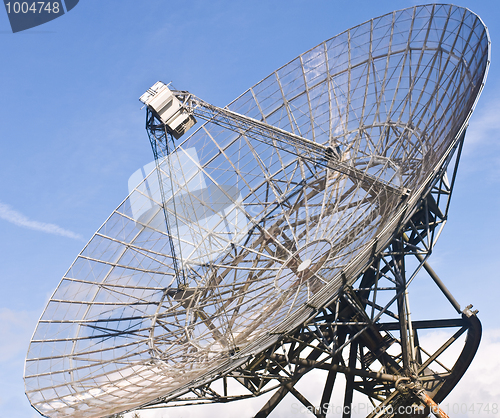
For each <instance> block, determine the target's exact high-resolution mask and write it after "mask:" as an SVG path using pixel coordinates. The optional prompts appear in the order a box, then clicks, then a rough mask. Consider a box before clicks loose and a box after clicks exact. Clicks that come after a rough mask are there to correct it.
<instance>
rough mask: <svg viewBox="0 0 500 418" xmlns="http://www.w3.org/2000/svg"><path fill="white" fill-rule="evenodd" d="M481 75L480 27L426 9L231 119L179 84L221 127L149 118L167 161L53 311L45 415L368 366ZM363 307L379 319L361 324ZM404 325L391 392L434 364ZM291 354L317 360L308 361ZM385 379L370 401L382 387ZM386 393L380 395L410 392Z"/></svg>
mask: <svg viewBox="0 0 500 418" xmlns="http://www.w3.org/2000/svg"><path fill="white" fill-rule="evenodd" d="M488 64H489V38H488V33H487V30H486V28H485V26H484V24H483V23H482V21H481V20H480V19H479V17H478V16H476V15H475V14H474V13H472V12H471V11H469V10H467V9H464V8H460V7H455V6H451V5H430V6H419V7H414V8H410V9H405V10H401V11H397V12H394V13H391V14H387V15H385V16H382V17H379V18H377V19H372V20H370V21H368V22H366V23H364V24H362V25H359V26H357V27H354V28H352V29H349V30H348V31H346V32H344V33H342V34H340V35H338V36H336V37H334V38H332V39H329V40H327V41H325V42H323V43H321V44H320V45H318V46H317V47H315V48H313V49H311V50H310V51H308V52H306V53H304V54H302V55H300V56H299V57H297V58H296V59H294V60H292V61H291V62H290V63H288V64H287V65H285V66H283V67H282V68H280V69H279V70H277V71H276V72H274V73H272V74H271V75H270V76H269V77H267V78H265V79H264V80H262V81H261V82H259V83H258V84H256V85H255V86H253V87H252V88H250V89H249V90H248V91H246V92H245V93H244V94H243V95H241V96H240V97H239V98H237V99H236V100H235V101H234V102H232V103H231V104H230V105H228V106H227V108H225V109H219V108H217V107H215V106H212V105H209V104H207V103H205V102H203V101H201V100H199V99H197V98H195V97H194V96H191V95H188V94H185V93H181V92H177V94H178V95H179V97H180V98H181V99H182V98H184V99H185V100H184V103H185V104H184V105H185V108H186V109H188V110H189V111H190V112H193V113H194V114H195V115H197V116H198V117H201V118H206V119H207V120H208V121H207V122H206V123H204V124H202V125H201V126H200V124H198V125H196V126H197V130H196V131H195V133H194V134H193V135H191V136H190V137H188V138H187V139H184V138H182V139H179V140H174V139H173V138H172V137H171V136H170V135H169V133H168V130H167V129H166V128H165V127H164V126H163V127H162V126H161V123H160V122H158V121H156V120H155V118H154V115H153V114H151V113H148V122H147V126H148V133H149V135H150V140H151V143H152V145H153V149H154V150H156V152H155V155H157V156H158V157H161V158H158V159H157V161H156V163H152V164H150V165H148V166H146V167H145V169H146V168H147V169H148V172H144V174H145V175H141V174H137V175H136V176H135V177H133V179H135V180H140V181H137V183H139V184H138V185H137V186H136V187H134V188H133V190H132V191H131V193H130V195H129V196H128V197H127V198H126V199H125V200H124V202H123V203H122V204H121V205H120V206H119V207H118V208H117V209H116V210H115V211H114V212H113V214H112V215H111V216H110V217H109V218H108V219H107V220H106V222H105V223H104V224H103V226H102V227H101V228H100V229H99V230H98V231H97V232H96V233H95V235H94V236H93V237H92V239H91V240H90V241H89V243H88V244H87V245H86V247H85V248H84V250H83V251H82V252H81V253H80V255H79V256H78V257H77V259H76V260H75V262H74V263H73V265H72V266H71V267H70V269H69V270H68V272H67V273H66V274H65V276H64V277H63V279H62V281H61V283H60V284H59V286H58V287H57V289H56V291H55V292H54V294H53V295H52V297H51V299H50V301H49V303H48V305H47V307H46V309H45V311H44V313H43V314H42V317H41V318H40V320H39V323H38V325H37V328H36V330H35V333H34V335H33V337H32V340H31V344H30V348H29V351H28V355H27V359H26V368H25V384H26V393H27V395H28V398H29V399H30V402H31V403H32V405H33V406H34V407H35V408H36V409H37V410H38V411H39V412H41V413H42V414H43V415H46V416H51V417H66V416H71V417H97V416H107V415H111V414H113V413H116V412H121V411H124V410H130V409H134V408H137V407H139V406H141V405H142V406H143V405H153V404H157V403H165V402H168V401H169V400H176V399H177V400H179V399H182V396H183V395H184V394H186V393H189V392H190V393H195V394H196V393H197V394H198V396H195V398H196V397H197V398H199V399H200V400H201V401H203V400H205V399H208V400H217V399H221V395H220V394H217V395H214V396H209V395H206V394H207V393H209V392H210V384H211V382H212V381H214V379H217V378H219V377H223V380H224V379H227V378H228V377H235V378H236V379H237V380H238V381H239V382H240V383H241V382H243V384H244V385H246V386H245V387H246V388H247V389H248V390H249V391H250V392H251V393H252V396H253V395H255V394H258V393H262V392H263V391H266V390H267V389H266V388H265V386H266V385H264V384H259V383H258V379H259V378H260V377H262V375H263V374H265V373H271V374H270V375H272V376H271V378H267V377H265V376H264V380H265V381H266V382H267V381H270V380H272V379H274V380H275V381H276V382H278V386H280V387H281V389H279V390H280V391H292V392H293V391H294V387H293V386H294V376H293V372H292V371H291V370H292V369H291V367H292V364H293V367H295V373H296V376H295V381H296V380H297V377H299V376H301V375H303V373H304V372H305V371H306V370H307V369H308V368H311V367H312V363H307V361H312V362H317V363H318V364H317V366H318V367H322V366H321V365H325V364H328V365H329V367H330V369H332V370H334V369H335V368H337V369H338V370H340V369H339V367H340V368H342V367H350V368H351V369H353V368H355V365H356V361H355V359H356V358H357V357H359V356H360V357H361V358H363V357H364V352H363V351H360V350H366V349H367V348H366V347H368V343H366V338H367V335H368V332H369V329H370V327H372V330H373V327H375V325H374V324H375V323H380V320H381V319H382V318H383V316H384V315H385V314H387V312H388V309H389V306H390V305H391V304H388V305H386V309H385V310H384V308H383V307H382V305H378V304H377V302H376V299H373V297H374V295H375V294H376V293H377V290H376V289H378V288H379V281H378V279H377V280H374V279H373V277H380V275H383V276H384V277H385V278H386V279H387V280H389V281H390V280H391V279H390V273H391V272H392V285H387V286H385V287H389V288H394V289H393V290H394V291H395V296H394V298H395V299H394V301H396V302H397V303H398V304H399V305H398V306H400V308H401V309H404V308H403V307H404V303H405V302H404V294H405V291H406V290H405V289H406V286H407V285H406V280H403V281H401V280H400V279H401V277H403V276H404V274H403V273H402V271H404V266H403V265H400V267H397V266H398V265H399V264H398V263H403V261H402V260H403V259H404V257H405V255H406V254H412V253H414V254H413V255H417V256H418V257H420V258H421V259H420V262H421V266H424V262H425V261H426V257H427V255H428V254H429V253H430V250H431V249H432V245H433V242H434V238H435V237H434V231H435V229H434V228H435V225H437V224H438V222H434V224H433V223H432V222H431V223H429V221H428V219H429V214H431V215H430V216H431V218H432V216H433V215H432V213H434V215H435V214H436V211H435V208H434V206H436V205H434V206H433V208H432V210H431V211H429V210H427V209H425V210H423V209H422V208H423V207H425V208H428V206H429V204H431V205H433V203H432V200H430V198H429V196H432V193H431V192H432V190H433V188H434V189H435V188H436V187H441V186H442V185H443V184H445V185H446V181H447V180H446V176H445V174H444V170H445V169H446V167H447V165H448V162H449V161H450V158H451V156H452V154H453V151H454V150H455V149H456V148H457V146H458V145H459V144H460V143H461V142H460V141H461V140H463V136H464V132H465V127H466V125H467V123H468V119H469V117H470V115H471V113H472V110H473V108H474V105H475V103H476V100H477V98H478V96H479V94H480V92H481V89H482V87H483V84H484V80H485V77H486V73H487V68H488ZM188 99H189V100H188ZM195 99H197V100H195ZM137 183H136V184H137ZM134 186H135V184H134ZM432 211H434V212H432ZM422 213H423V214H424V218H425V219H426V221H425V222H423V223H422V222H421V221H422V219H421V218H418V214H422ZM440 213H441V214H442V213H447V208H446V210H445V211H444V212H442V211H440ZM442 220H444V218H443V219H442ZM419 222H420V223H419ZM422 225H423V226H422ZM422 228H424V229H423V230H422ZM425 228H427V229H425ZM431 230H432V232H431ZM405 231H407V234H406V235H403V232H405ZM425 231H427V232H425ZM426 240H427V241H426ZM387 248H390V249H391V250H390V251H389V252H387V251H388V250H386V249H387ZM398 253H399V256H398V255H397V254H398ZM388 257H389V258H390V259H389V258H388ZM384 260H385V261H384ZM377 263H378V264H377ZM384 263H386V264H384ZM380 265H382V267H380ZM374 266H379V267H376V268H375V267H374ZM384 266H385V269H384ZM373 272H378V273H377V274H375V276H374V274H373ZM360 277H361V279H360V280H361V283H362V285H359V286H357V287H356V286H354V283H355V282H356V281H357V280H358V278H360ZM364 277H370V278H366V279H363V278H364ZM363 280H364V281H363ZM380 291H382V290H380ZM402 295H403V296H402ZM394 301H393V302H394ZM391 303H392V302H391ZM367 306H372V307H375V308H376V310H378V314H373V313H372V314H370V315H371V316H370V315H368V314H365V315H364V316H363V315H362V314H361V312H364V311H365V309H366V307H367ZM355 310H357V311H358V313H359V315H361V316H359V315H358V317H356V319H353V318H354V313H353V312H354V311H355ZM373 312H375V311H373ZM396 316H397V315H396ZM326 317H328V318H329V319H328V321H330V322H329V324H328V323H327V322H324V320H325V318H326ZM361 317H363V318H364V319H360V318H361ZM397 317H398V318H400V317H401V315H399V316H397ZM467 318H468V317H467ZM467 320H468V321H473V320H471V319H467ZM322 321H323V322H322ZM464 321H466V319H464ZM353 322H356V325H355V326H356V327H359V329H358V332H353V331H352V326H353V324H352V323H353ZM400 322H401V321H400ZM335 323H337V325H335ZM456 323H457V322H455V324H456ZM307 324H309V325H307ZM332 324H333V325H332ZM405 324H406V325H404V324H402V325H400V326H403V327H404V326H410V327H411V326H412V323H411V321H410V322H408V321H407V322H405ZM313 325H314V326H313ZM332 326H333V328H331V327H332ZM343 326H351V328H350V330H349V332H347V331H339V330H341V329H342V327H343ZM384 326H385V327H386V328H385V329H384V328H383V327H384ZM384 326H382V327H380V326H379V325H377V327H378V328H377V332H378V337H377V338H379V337H380V338H382V340H381V341H380V342H381V346H380V347H384V341H385V344H389V343H392V342H393V341H390V338H392V337H386V336H385V335H389V334H387V333H386V334H381V332H382V331H383V332H386V331H390V329H391V328H390V327H392V326H393V325H384ZM304 327H305V328H304ZM328 327H330V328H331V329H332V330H333V331H332V333H331V334H329V332H327V329H329V328H328ZM467 327H468V326H464V329H466V328H467ZM405 329H406V328H400V331H401V336H400V338H399V345H400V346H401V350H402V356H401V361H400V363H398V361H396V363H395V364H392V368H391V367H388V368H386V369H385V371H384V373H385V375H387V376H385V375H384V379H385V380H384V379H382V381H383V382H392V387H393V388H394V387H395V383H396V382H395V381H394V379H393V378H394V376H399V377H401V376H407V374H405V373H406V370H410V369H411V370H413V371H414V372H415V373H416V374H418V373H419V372H421V373H424V374H425V373H427V372H426V370H427V369H428V368H429V365H430V363H432V362H433V361H434V360H435V359H436V358H437V356H436V358H432V354H430V355H429V356H430V357H429V358H431V360H430V361H429V364H425V360H424V361H420V366H419V367H420V369H421V370H420V369H419V367H417V366H414V365H413V366H411V367H410V363H411V364H416V363H418V362H417V359H418V358H419V357H418V356H419V355H420V358H422V353H421V352H420V351H419V350H420V348H418V349H416V348H415V347H418V344H414V339H413V334H411V338H410V337H409V336H410V334H408V338H409V339H410V340H411V341H413V342H412V343H411V345H408V344H407V343H406V341H407V340H408V338H406V337H407V336H404V337H403V335H405V332H406V331H404V330H405ZM410 329H411V328H410ZM314 330H315V331H314ZM318 330H319V331H318ZM367 330H368V331H367ZM313 334H314V336H313ZM321 335H322V336H321ZM318 336H319V337H318ZM309 337H310V338H311V339H309V340H308V338H309ZM313 337H314V338H313ZM374 338H375V337H374ZM313 340H314V341H316V342H313ZM318 341H319V342H318ZM342 341H343V342H342ZM353 341H355V343H353ZM294 344H299V345H300V344H305V345H306V346H308V347H309V349H312V350H313V352H314V350H315V349H316V348H314V347H322V349H321V350H320V351H321V353H320V352H319V351H318V354H317V355H315V358H312V357H311V358H305V359H304V357H303V356H304V353H305V352H307V350H306V351H304V349H301V350H298V351H297V350H296V351H293V350H295V348H296V345H294ZM325 347H326V348H325ZM346 347H351V348H350V350H351V351H352V354H351V357H350V358H351V359H353V360H352V364H350V365H347V366H345V365H342V364H341V363H342V362H341V361H340V357H339V355H340V353H341V351H342V350H343V349H345V348H346ZM363 347H364V348H363ZM369 349H370V350H372V352H373V351H374V350H377V348H376V347H373V346H371V348H369ZM280 350H281V351H280ZM382 351H383V350H382ZM292 352H293V353H295V354H297V355H292ZM410 352H411V353H410ZM408 353H410V354H408ZM301 356H302V357H301ZM322 356H323V357H322ZM313 357H314V356H313ZM408 359H409V360H408ZM292 360H293V361H292ZM304 361H305V363H304ZM392 362H393V363H394V360H392ZM267 365H269V367H268V366H267ZM335 365H336V366H335ZM271 366H272V367H271ZM288 367H289V368H288ZM277 369H280V370H281V372H280V373H278V371H277ZM262 370H265V373H263V372H262ZM287 370H289V371H288V372H286V371H287ZM338 370H337V371H338ZM342 370H343V369H342ZM363 370H364V372H365V375H366V376H365V380H366V379H367V378H373V379H375V375H373V374H370V373H376V371H375V370H371V369H369V367H364V368H363ZM401 370H403V371H405V373H402V372H401ZM344 371H345V370H344ZM250 372H251V373H250ZM299 372H300V373H299ZM249 373H250V374H249ZM252 373H253V374H252ZM259 373H260V374H259ZM273 373H274V374H273ZM283 373H285V374H286V373H288V375H287V376H286V377H283ZM332 373H333V372H332ZM351 374H352V373H351ZM391 376H392V377H391ZM245 379H246V380H245ZM252 379H253V381H251V380H252ZM391 379H393V380H391ZM436 379H437V378H436ZM249 381H251V384H248V382H249ZM398 383H399V384H401V381H398ZM405 383H406V381H405ZM441 383H442V382H441ZM436 385H437V384H436ZM270 386H271V385H270ZM375 386H376V385H375ZM375 386H373V387H372V391H371V392H370V393H371V395H374V394H375V392H377V391H379V392H381V391H382V389H380V388H375ZM437 386H439V385H437ZM437 386H436V387H437ZM274 387H276V385H275V386H274ZM367 387H368V386H367ZM196 388H201V389H199V392H196ZM283 388H285V389H283ZM373 388H375V389H373ZM379 389H380V390H379ZM436 390H437V389H436ZM367 391H368V392H369V390H368V389H366V388H365V392H367ZM431 391H432V390H431ZM226 392H227V390H226ZM403 392H404V391H403V390H402V391H401V392H397V393H403ZM417 392H418V391H415V390H414V391H413V392H412V393H413V395H411V396H416V394H417ZM214 393H216V392H214ZM325 393H326V392H325ZM388 393H389V392H387V394H386V397H385V398H384V397H383V396H379V398H377V397H376V396H372V398H373V399H377V401H378V402H382V403H383V402H385V401H386V400H387V399H389V397H390V396H393V398H394V397H398V396H399V395H397V393H396V392H393V393H395V394H393V395H390V394H388ZM436 393H437V392H436ZM442 393H443V392H442ZM200 394H202V395H200ZM226 395H227V396H226ZM226 395H222V397H223V398H224V397H225V399H232V398H231V396H229V395H228V394H227V393H226ZM325 396H326V395H325ZM278 397H279V396H278ZM234 398H236V397H234ZM393 398H391V399H393ZM191 399H193V398H191ZM384 399H386V400H384ZM347 400H348V398H347ZM396 401H397V400H396ZM396 401H395V402H396ZM398 402H399V401H398ZM271 409H272V408H271ZM316 412H318V411H316ZM320 412H321V411H319V412H318V414H320Z"/></svg>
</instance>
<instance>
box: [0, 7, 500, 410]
mask: <svg viewBox="0 0 500 418" xmlns="http://www.w3.org/2000/svg"><path fill="white" fill-rule="evenodd" d="M415 4H418V3H417V2H414V1H403V0H401V1H384V0H379V1H368V0H366V1H354V0H353V1H337V0H335V1H333V0H331V1H316V2H307V1H297V0H288V1H281V0H279V1H245V2H243V1H233V2H224V1H218V0H212V1H210V2H209V1H201V0H199V1H190V2H179V1H177V2H174V1H168V0H161V1H160V0H149V1H147V2H144V1H140V0H107V1H102V0H82V1H80V3H79V4H78V6H77V7H75V8H74V9H73V10H72V11H71V12H70V13H68V14H67V15H65V16H63V17H61V18H58V19H55V20H54V21H52V22H49V23H47V24H45V25H42V26H39V27H37V28H33V29H31V30H27V31H25V32H20V33H17V34H12V33H10V26H9V23H8V19H7V15H6V13H4V12H3V11H0V48H1V51H2V65H1V68H2V69H1V72H0V74H1V77H0V92H1V94H0V109H1V112H0V141H1V152H0V178H2V179H3V181H2V182H1V186H0V190H1V194H0V233H1V235H0V236H1V238H2V239H1V240H0V292H1V295H2V298H1V302H0V339H1V341H0V416H2V417H10V418H18V417H19V418H22V417H35V416H38V415H37V414H36V412H35V411H34V410H32V409H31V408H30V406H29V403H28V401H27V399H26V398H25V395H24V388H23V383H22V374H23V361H24V357H25V354H26V350H27V347H28V343H29V339H30V336H31V333H32V331H33V330H34V327H35V325H36V321H37V319H38V317H39V315H40V314H41V312H42V310H43V308H44V306H45V304H46V302H47V300H48V298H49V296H50V294H51V293H52V291H53V290H54V288H55V287H56V285H57V284H58V282H59V280H60V278H61V277H62V276H63V274H64V273H65V271H66V270H67V268H68V267H69V266H70V265H71V263H72V261H73V259H74V258H75V257H76V255H77V254H78V253H79V252H80V250H81V249H82V248H83V246H84V245H85V242H86V241H87V240H88V239H90V237H91V236H92V234H93V233H94V231H95V230H96V229H97V228H98V227H99V226H100V225H101V223H102V222H103V221H104V220H105V219H106V218H107V217H108V215H109V214H110V213H111V212H112V211H113V209H114V208H115V207H116V206H118V204H119V203H120V202H121V201H122V200H123V198H124V197H125V196H126V195H127V181H128V178H129V176H130V175H131V174H132V173H133V172H134V171H135V170H137V169H138V168H139V167H141V166H143V165H144V164H146V163H148V162H150V161H151V160H152V154H151V150H150V147H149V142H148V138H147V134H146V131H145V129H144V122H145V121H144V119H145V115H144V110H140V107H141V104H140V103H139V101H138V98H139V96H140V95H141V94H142V93H143V92H144V91H145V90H146V89H147V88H148V87H150V86H151V85H152V84H153V83H154V82H156V81H157V80H163V81H165V82H170V81H173V82H174V85H175V87H176V88H179V89H186V90H189V91H192V92H193V93H195V94H196V95H197V96H199V97H201V98H203V99H205V100H207V101H209V102H211V103H214V104H216V105H219V106H224V105H225V104H227V103H228V102H229V101H231V100H232V99H233V98H235V97H236V96H238V95H239V94H240V93H241V92H243V91H244V90H245V89H247V88H248V87H250V86H251V85H253V84H255V83H256V82H258V81H259V80H261V79H262V78H264V77H265V76H267V75H268V74H269V73H270V72H272V71H273V70H275V69H276V68H278V67H280V66H281V65H283V64H285V63H286V62H288V61H289V60H291V59H293V58H294V57H296V56H297V55H298V54H300V53H302V52H304V51H305V50H307V49H309V48H311V47H313V46H314V45H316V44H318V43H319V42H321V41H323V40H325V39H327V38H330V37H332V36H334V35H336V34H337V33H339V32H341V31H343V30H345V29H348V28H349V27H351V26H354V25H356V24H359V23H362V22H363V21H365V20H368V19H370V18H372V17H376V16H379V15H382V14H384V13H387V12H390V11H392V10H395V9H400V8H404V7H409V6H413V5H415ZM458 5H461V6H466V7H469V8H470V9H472V10H473V11H475V12H476V13H477V14H479V16H481V17H482V18H483V20H484V22H485V24H486V25H487V26H488V28H489V31H490V36H491V40H492V51H493V52H492V65H491V67H490V73H489V77H488V81H487V83H486V87H485V90H484V93H483V95H482V97H481V100H480V101H479V104H478V106H477V108H476V111H475V114H474V116H473V118H472V120H471V127H470V129H469V132H468V135H467V137H466V144H465V148H464V153H463V156H462V161H461V164H460V171H459V175H458V179H457V185H456V189H455V192H454V196H453V203H452V208H451V213H450V220H449V223H448V225H447V226H446V228H445V230H444V232H443V235H442V237H441V239H440V242H439V243H438V245H437V247H436V250H435V254H433V256H432V258H431V260H430V261H431V264H432V265H433V266H434V268H435V270H436V271H437V272H438V274H439V275H440V276H441V277H442V279H443V280H444V281H445V282H446V284H447V285H448V287H449V288H450V289H451V291H452V292H453V294H454V295H455V297H456V298H457V300H458V301H459V302H460V303H461V304H462V306H465V305H467V304H469V303H473V304H474V307H475V308H477V309H479V310H480V314H479V316H480V319H481V321H482V323H483V326H484V335H485V337H484V339H483V340H484V342H483V346H482V348H481V350H484V356H479V358H478V359H477V361H478V366H477V367H476V369H477V368H479V369H477V370H482V369H480V368H481V367H483V368H485V370H486V374H487V377H486V380H487V382H488V385H493V386H497V387H498V386H500V372H498V371H495V370H494V368H492V367H490V368H489V369H488V368H487V365H485V364H484V358H485V356H486V355H487V354H486V353H489V352H492V353H495V350H496V352H498V347H499V346H500V343H499V341H500V338H499V337H500V326H499V325H498V324H497V318H498V313H497V305H498V302H497V297H498V294H499V291H500V285H499V284H498V276H499V273H498V267H497V261H496V260H497V259H496V255H497V252H498V244H497V237H498V235H499V232H500V231H499V226H498V222H497V214H498V207H499V203H500V197H499V193H498V190H499V189H500V145H499V141H498V139H499V134H498V131H499V128H500V116H499V115H500V94H499V93H500V82H499V80H500V77H499V75H500V70H498V69H497V65H496V64H495V57H496V53H495V51H496V45H497V44H498V45H500V23H499V22H500V3H498V2H497V1H495V0H490V1H486V0H484V1H466V0H464V1H460V2H458ZM414 298H416V299H417V301H416V302H415V303H416V304H417V305H421V306H425V305H426V303H427V301H429V300H431V301H432V298H430V297H429V296H428V294H427V290H426V288H425V286H420V287H417V288H416V290H415V296H414ZM434 309H436V307H434ZM437 309H438V311H437V312H438V313H437V315H439V314H441V313H442V312H441V311H440V310H439V308H437ZM443 312H444V311H443ZM447 312H448V311H447ZM443 314H445V313H443ZM483 347H484V348H483ZM488 350H489V351H488ZM481 361H483V363H481ZM476 369H473V368H471V371H470V372H468V374H467V375H466V376H465V378H464V381H463V382H465V383H463V382H461V384H462V383H463V384H464V385H465V384H467V382H468V383H469V384H477V385H479V384H480V383H479V379H478V383H474V382H476V380H475V379H476V377H475V376H476V375H475V374H474V373H479V371H475V370H476ZM497 370H498V369H497ZM467 379H469V380H467ZM457 390H461V389H460V388H459V389H457ZM478 390H479V389H478ZM491 390H492V389H491V388H489V389H488V388H485V389H484V391H483V392H478V393H479V395H478V396H479V397H480V399H482V401H484V402H486V401H488V399H490V397H491V399H495V397H496V399H500V397H499V396H498V395H500V393H498V392H495V393H493V392H491ZM488 391H489V392H488ZM457 396H458V395H457ZM481 396H482V398H481ZM476 402H477V400H476ZM248 408H249V409H247V411H248V415H245V416H251V412H250V410H251V407H248ZM233 411H234V409H233ZM178 414H180V415H178V416H192V417H198V416H203V415H204V414H205V412H200V410H197V409H192V410H189V411H188V410H186V411H183V412H179V413H178ZM157 416H158V417H160V416H162V415H157ZM163 416H165V417H166V416H172V412H168V413H165V414H164V415H163ZM241 416H243V415H241ZM471 416H472V415H471Z"/></svg>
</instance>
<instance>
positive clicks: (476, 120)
mask: <svg viewBox="0 0 500 418" xmlns="http://www.w3.org/2000/svg"><path fill="white" fill-rule="evenodd" d="M499 113H500V100H498V99H493V100H490V101H489V102H488V103H487V106H482V107H481V109H480V110H479V111H477V110H476V112H475V113H474V115H473V116H472V118H471V123H470V127H469V128H468V129H467V134H466V136H465V144H466V150H467V146H469V147H468V148H469V151H470V150H471V149H473V148H474V147H475V146H476V145H479V144H485V143H491V142H494V143H496V142H497V140H498V131H499V130H500V118H499V117H498V114H499Z"/></svg>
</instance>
